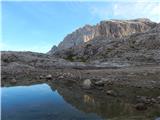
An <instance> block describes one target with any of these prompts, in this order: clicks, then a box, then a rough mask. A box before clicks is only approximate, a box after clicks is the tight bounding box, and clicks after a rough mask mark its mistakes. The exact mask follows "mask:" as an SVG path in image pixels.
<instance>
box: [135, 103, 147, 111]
mask: <svg viewBox="0 0 160 120" xmlns="http://www.w3.org/2000/svg"><path fill="white" fill-rule="evenodd" d="M135 108H136V109H137V110H140V111H142V110H146V109H147V106H146V105H145V104H144V103H137V104H136V105H135Z"/></svg>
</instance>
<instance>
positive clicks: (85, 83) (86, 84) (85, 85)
mask: <svg viewBox="0 0 160 120" xmlns="http://www.w3.org/2000/svg"><path fill="white" fill-rule="evenodd" d="M91 84H92V82H91V80H90V79H86V80H84V81H83V84H82V86H83V88H84V89H90V88H91Z"/></svg>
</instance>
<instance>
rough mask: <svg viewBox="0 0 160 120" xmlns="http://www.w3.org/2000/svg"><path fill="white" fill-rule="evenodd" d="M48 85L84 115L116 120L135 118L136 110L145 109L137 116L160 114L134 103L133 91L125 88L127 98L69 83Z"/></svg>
mask: <svg viewBox="0 0 160 120" xmlns="http://www.w3.org/2000/svg"><path fill="white" fill-rule="evenodd" d="M78 82H79V81H78ZM49 84H50V86H51V88H52V87H53V88H54V89H56V90H57V91H58V93H59V94H60V95H61V96H63V98H64V99H65V101H67V102H68V103H70V104H71V105H72V106H74V107H76V108H77V109H79V110H81V111H83V112H85V113H96V114H98V115H99V116H101V117H102V118H107V119H109V118H111V119H112V118H116V120H117V118H120V117H121V116H124V118H126V115H127V116H128V117H131V118H132V117H133V116H137V112H138V110H146V109H147V111H143V113H139V114H138V115H139V116H141V117H144V114H148V115H149V116H150V117H152V116H154V115H155V114H154V113H155V112H158V113H157V114H160V113H159V111H158V109H159V108H154V106H152V109H150V106H148V105H146V104H145V103H142V104H144V106H143V105H141V104H139V103H134V101H135V100H134V99H136V98H135V97H134V96H135V94H134V91H132V89H133V88H130V89H129V88H125V89H127V90H126V91H127V92H130V93H128V96H127V97H125V96H124V97H123V96H116V97H113V96H111V95H104V93H103V91H101V92H99V91H97V90H96V89H89V90H87V91H86V90H84V89H83V88H81V86H79V85H77V83H75V82H74V83H72V84H70V85H69V86H68V84H69V83H67V82H64V81H63V83H61V82H58V81H55V82H54V83H49ZM121 89H122V88H121ZM110 91H112V92H113V93H114V92H115V91H114V90H110ZM135 91H136V90H135ZM104 92H105V91H104ZM112 92H110V93H112ZM141 92H142V91H141ZM133 104H135V105H133ZM136 109H137V110H136ZM144 119H145V118H144Z"/></svg>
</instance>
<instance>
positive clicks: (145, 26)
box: [48, 18, 156, 54]
mask: <svg viewBox="0 0 160 120" xmlns="http://www.w3.org/2000/svg"><path fill="white" fill-rule="evenodd" d="M155 26H156V23H155V22H152V21H150V20H149V19H142V18H141V19H134V20H108V21H101V22H100V23H98V24H97V25H93V26H91V25H85V26H84V27H82V28H79V29H77V30H76V31H74V32H72V33H71V34H68V35H67V36H66V37H65V38H64V40H63V41H62V42H61V43H60V44H59V45H58V47H55V46H53V48H52V49H51V50H50V51H49V52H48V53H49V54H53V53H54V52H55V51H61V50H64V49H67V48H70V47H73V46H76V45H81V44H83V43H86V42H89V41H91V40H92V39H94V38H95V37H102V36H103V37H106V38H108V39H109V38H110V39H111V38H122V37H125V36H128V35H131V34H134V33H139V32H145V31H148V30H150V29H152V28H154V27H155Z"/></svg>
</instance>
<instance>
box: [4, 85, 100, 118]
mask: <svg viewBox="0 0 160 120" xmlns="http://www.w3.org/2000/svg"><path fill="white" fill-rule="evenodd" d="M75 119H78V120H80V119H83V120H85V119H86V120H89V119H90V120H92V119H101V118H100V117H98V116H97V115H96V114H93V113H83V112H81V111H79V110H77V109H76V108H74V107H72V105H70V104H68V103H67V102H65V100H64V99H63V97H61V96H60V95H59V94H58V92H57V91H52V89H51V88H50V87H49V86H48V85H47V84H38V85H32V86H18V87H5V88H2V120H75Z"/></svg>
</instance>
